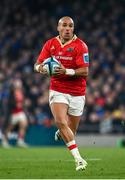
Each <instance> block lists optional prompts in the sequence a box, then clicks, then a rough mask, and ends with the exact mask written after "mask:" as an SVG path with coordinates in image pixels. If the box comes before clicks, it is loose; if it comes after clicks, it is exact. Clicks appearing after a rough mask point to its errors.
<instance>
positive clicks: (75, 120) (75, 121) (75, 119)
mask: <svg viewBox="0 0 125 180" xmlns="http://www.w3.org/2000/svg"><path fill="white" fill-rule="evenodd" d="M80 118H81V116H72V115H68V125H69V127H70V129H71V130H72V131H73V133H74V134H76V131H77V129H78V126H79V122H80Z"/></svg>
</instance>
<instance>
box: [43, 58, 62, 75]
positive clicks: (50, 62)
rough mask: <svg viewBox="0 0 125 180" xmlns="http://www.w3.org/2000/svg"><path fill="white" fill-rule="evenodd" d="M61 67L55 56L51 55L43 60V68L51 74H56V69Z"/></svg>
mask: <svg viewBox="0 0 125 180" xmlns="http://www.w3.org/2000/svg"><path fill="white" fill-rule="evenodd" d="M57 67H60V62H59V61H57V60H56V59H55V58H54V57H50V58H47V59H45V60H44V62H43V69H45V70H46V71H47V74H48V75H49V76H52V75H54V74H55V69H56V68H57Z"/></svg>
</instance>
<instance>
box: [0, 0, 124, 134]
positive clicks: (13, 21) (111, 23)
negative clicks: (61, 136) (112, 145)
mask: <svg viewBox="0 0 125 180" xmlns="http://www.w3.org/2000/svg"><path fill="white" fill-rule="evenodd" d="M65 15H69V16H71V17H72V18H73V19H74V21H75V27H76V28H75V33H76V34H77V36H79V37H80V38H81V39H83V40H84V41H85V42H86V43H87V45H88V47H89V52H90V75H89V78H88V86H87V94H86V106H85V110H84V114H83V116H82V119H81V123H80V128H79V131H84V132H102V133H103V132H106V131H107V132H112V131H113V129H112V125H111V124H113V123H114V125H115V126H114V127H116V128H114V132H125V127H124V122H125V86H124V84H125V60H124V54H125V43H124V41H125V33H124V32H125V0H118V1H117V0H109V1H105V0H101V1H100V0H87V1H86V0H85V1H82V0H77V1H71V0H69V1H67V2H66V1H64V0H60V1H58V0H48V1H44V0H36V1H34V0H30V1H28V0H17V1H11V0H6V1H4V0H1V1H0V17H1V18H0V19H1V20H0V128H1V129H2V127H3V124H4V123H5V121H6V119H7V113H8V108H9V106H8V104H7V102H8V96H9V93H10V86H11V84H12V83H13V82H14V81H15V80H17V79H19V80H21V81H22V83H23V90H24V94H25V102H24V108H25V111H26V114H27V116H28V119H29V124H41V125H44V126H46V127H50V126H52V125H53V117H52V114H51V112H50V109H49V105H48V88H49V78H48V77H47V76H41V75H40V74H38V73H35V72H34V70H33V65H34V63H35V61H36V59H37V57H38V55H39V52H40V50H41V48H42V45H43V44H44V42H45V41H46V40H48V39H49V38H51V37H53V36H56V35H57V31H56V26H57V21H58V19H59V18H60V17H62V16H65Z"/></svg>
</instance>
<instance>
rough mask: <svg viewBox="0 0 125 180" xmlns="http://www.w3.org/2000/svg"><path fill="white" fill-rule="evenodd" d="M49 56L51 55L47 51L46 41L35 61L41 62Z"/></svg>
mask: <svg viewBox="0 0 125 180" xmlns="http://www.w3.org/2000/svg"><path fill="white" fill-rule="evenodd" d="M50 56H51V55H50V51H49V45H48V42H46V43H45V45H44V46H43V49H42V50H41V52H40V54H39V56H38V58H37V63H42V62H43V61H44V60H45V59H47V58H49V57H50Z"/></svg>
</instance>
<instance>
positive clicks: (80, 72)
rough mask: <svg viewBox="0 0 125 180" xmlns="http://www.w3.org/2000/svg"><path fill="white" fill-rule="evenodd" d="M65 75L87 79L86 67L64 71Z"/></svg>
mask: <svg viewBox="0 0 125 180" xmlns="http://www.w3.org/2000/svg"><path fill="white" fill-rule="evenodd" d="M65 74H66V75H69V76H83V77H87V76H88V67H85V68H78V69H75V70H74V69H66V73H65Z"/></svg>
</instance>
